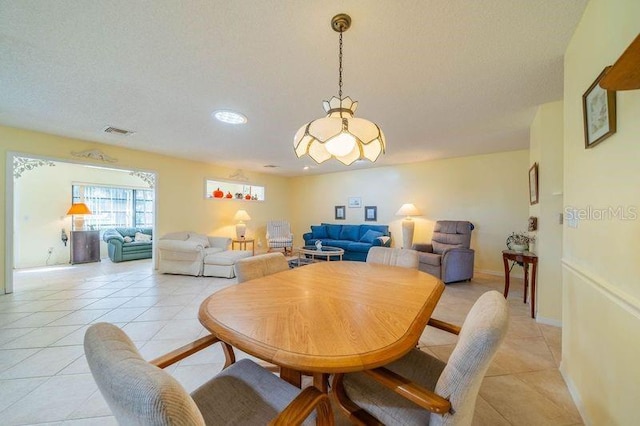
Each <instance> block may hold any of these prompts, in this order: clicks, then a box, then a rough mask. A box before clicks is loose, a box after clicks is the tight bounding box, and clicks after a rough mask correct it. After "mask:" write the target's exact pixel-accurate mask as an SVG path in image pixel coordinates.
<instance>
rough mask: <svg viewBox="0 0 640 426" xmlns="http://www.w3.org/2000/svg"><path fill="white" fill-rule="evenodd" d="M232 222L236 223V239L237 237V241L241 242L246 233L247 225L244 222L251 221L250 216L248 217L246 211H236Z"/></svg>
mask: <svg viewBox="0 0 640 426" xmlns="http://www.w3.org/2000/svg"><path fill="white" fill-rule="evenodd" d="M233 220H237V221H238V224H237V225H236V237H238V239H239V240H243V239H244V237H245V235H246V232H247V225H246V224H245V223H244V222H245V221H249V220H251V216H249V213H247V211H246V210H238V211H237V212H236V215H235V216H234V217H233Z"/></svg>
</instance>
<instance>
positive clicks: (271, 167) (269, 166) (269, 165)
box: [265, 164, 278, 169]
mask: <svg viewBox="0 0 640 426" xmlns="http://www.w3.org/2000/svg"><path fill="white" fill-rule="evenodd" d="M265 167H266V168H267V169H275V168H277V167H278V166H276V165H274V164H267V165H266V166H265Z"/></svg>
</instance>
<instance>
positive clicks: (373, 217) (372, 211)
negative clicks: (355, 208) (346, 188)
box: [364, 206, 378, 222]
mask: <svg viewBox="0 0 640 426" xmlns="http://www.w3.org/2000/svg"><path fill="white" fill-rule="evenodd" d="M364 220H365V222H376V221H377V220H378V207H377V206H364Z"/></svg>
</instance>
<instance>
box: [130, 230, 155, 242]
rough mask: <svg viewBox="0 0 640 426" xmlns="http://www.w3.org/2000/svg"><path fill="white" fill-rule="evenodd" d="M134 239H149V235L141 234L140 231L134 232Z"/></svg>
mask: <svg viewBox="0 0 640 426" xmlns="http://www.w3.org/2000/svg"><path fill="white" fill-rule="evenodd" d="M134 241H145V242H146V241H151V235H147V234H143V233H142V232H136V235H135V237H134Z"/></svg>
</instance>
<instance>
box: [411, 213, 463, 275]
mask: <svg viewBox="0 0 640 426" xmlns="http://www.w3.org/2000/svg"><path fill="white" fill-rule="evenodd" d="M473 228H474V226H473V224H472V223H471V222H467V221H456V220H439V221H437V222H436V226H435V228H434V230H433V238H432V239H431V244H414V245H413V247H412V248H413V249H414V250H417V251H418V252H419V257H420V264H419V265H418V269H420V270H421V271H424V272H427V273H429V274H431V275H434V276H436V277H438V278H440V279H441V280H442V281H443V282H444V283H445V284H447V283H452V282H456V281H465V280H470V279H471V278H473V260H474V255H475V252H474V251H473V249H471V248H470V247H469V246H470V244H471V231H473Z"/></svg>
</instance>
